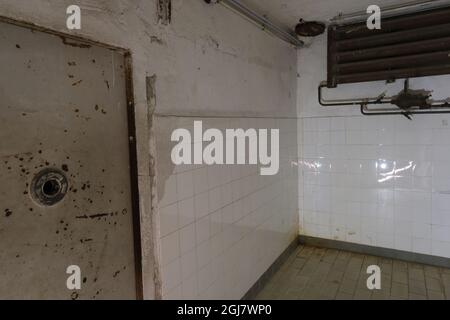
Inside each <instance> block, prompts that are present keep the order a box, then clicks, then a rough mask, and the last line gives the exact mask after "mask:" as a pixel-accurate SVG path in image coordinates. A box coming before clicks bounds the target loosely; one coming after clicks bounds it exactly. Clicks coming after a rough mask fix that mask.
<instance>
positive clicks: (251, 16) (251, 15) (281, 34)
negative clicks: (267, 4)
mask: <svg viewBox="0 0 450 320" xmlns="http://www.w3.org/2000/svg"><path fill="white" fill-rule="evenodd" d="M207 2H214V1H211V0H210V1H207ZM216 2H217V3H220V4H222V5H223V6H224V7H226V8H228V9H230V10H232V11H233V12H235V13H238V14H239V15H241V16H243V17H244V18H246V19H247V20H249V21H251V22H252V23H254V24H256V25H257V26H258V27H260V28H261V29H262V30H264V31H266V32H269V33H270V34H272V35H274V36H276V37H277V38H279V39H281V40H283V41H286V42H288V43H290V44H292V45H294V46H296V47H297V48H300V47H302V46H303V44H304V43H303V41H301V40H300V39H299V38H298V37H297V35H296V34H295V33H294V31H292V30H289V29H286V28H284V27H282V26H279V25H277V24H275V23H273V22H272V21H270V20H269V19H267V18H266V17H264V16H262V15H260V14H258V13H256V12H255V11H253V10H252V9H250V8H249V7H247V6H246V5H244V4H242V3H241V2H240V1H238V0H217V1H216Z"/></svg>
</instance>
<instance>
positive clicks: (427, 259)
mask: <svg viewBox="0 0 450 320" xmlns="http://www.w3.org/2000/svg"><path fill="white" fill-rule="evenodd" d="M299 242H300V244H305V245H310V246H316V247H323V248H330V249H338V250H344V251H350V252H355V253H363V254H369V255H373V256H379V257H383V258H390V259H398V260H403V261H406V262H414V263H420V264H427V265H430V266H435V267H441V268H450V259H449V258H443V257H437V256H431V255H426V254H420V253H414V252H408V251H401V250H395V249H388V248H380V247H373V246H368V245H363V244H356V243H350V242H343V241H337V240H329V239H322V238H315V237H308V236H302V235H301V236H299Z"/></svg>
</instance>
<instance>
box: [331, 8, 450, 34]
mask: <svg viewBox="0 0 450 320" xmlns="http://www.w3.org/2000/svg"><path fill="white" fill-rule="evenodd" d="M382 18H383V20H382V22H381V29H379V30H370V29H368V28H367V25H366V23H359V24H356V25H348V26H342V27H339V29H338V30H337V32H336V38H337V39H338V40H344V39H356V38H360V37H366V36H371V35H375V34H386V33H391V32H396V31H401V30H408V29H417V28H424V27H429V26H432V25H440V24H445V23H448V22H449V21H450V8H448V9H440V10H433V11H430V12H421V13H415V14H409V15H404V16H403V15H402V16H400V17H396V18H392V19H386V18H385V17H384V15H383V13H382Z"/></svg>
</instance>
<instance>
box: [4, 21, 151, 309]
mask: <svg viewBox="0 0 450 320" xmlns="http://www.w3.org/2000/svg"><path fill="white" fill-rule="evenodd" d="M0 22H3V23H7V24H12V25H16V26H19V27H22V28H26V29H30V30H34V31H39V32H43V33H47V34H51V35H54V36H57V37H60V38H61V40H62V42H63V43H64V44H65V45H69V46H75V47H80V48H90V47H91V46H97V47H102V48H106V49H109V50H112V51H115V52H118V53H120V54H121V55H123V57H124V62H125V63H124V68H125V86H126V88H125V91H126V92H125V94H126V100H127V123H128V150H129V166H130V188H131V190H130V191H131V207H132V225H133V246H134V269H135V282H136V283H135V286H136V299H137V300H143V299H144V288H143V270H142V241H141V219H140V205H139V204H140V201H139V200H140V194H139V174H138V152H137V134H136V113H135V101H134V86H133V60H132V53H131V50H130V49H125V48H122V47H118V46H114V45H109V44H106V43H102V42H99V41H95V40H92V39H89V38H85V37H82V36H77V35H72V34H69V33H64V32H61V31H56V30H53V29H50V28H47V27H42V26H39V25H36V24H34V23H30V22H26V21H22V20H17V19H13V18H9V17H5V16H2V15H0ZM71 41H73V42H71Z"/></svg>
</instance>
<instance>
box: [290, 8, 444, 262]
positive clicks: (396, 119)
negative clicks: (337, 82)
mask: <svg viewBox="0 0 450 320" xmlns="http://www.w3.org/2000/svg"><path fill="white" fill-rule="evenodd" d="M347 2H348V1H347ZM347 2H346V1H333V6H334V5H335V6H336V8H339V10H340V11H343V12H344V13H345V12H347V13H350V12H354V11H361V10H364V6H363V5H362V4H361V5H356V4H353V3H352V4H348V3H347ZM400 2H401V1H400ZM310 5H311V6H315V5H314V4H310ZM320 8H321V4H320V3H317V5H316V9H317V10H319V9H320ZM309 10H312V9H311V8H309ZM328 18H331V15H330V16H329V17H328ZM326 42H327V41H326V35H323V36H321V37H320V38H316V39H315V40H314V41H313V43H312V44H311V45H310V47H309V48H305V49H303V50H301V51H299V53H298V73H299V81H298V90H299V91H298V95H299V100H298V111H299V115H300V120H299V123H300V126H301V127H302V128H303V129H301V131H302V136H303V137H302V138H301V139H300V158H301V168H300V184H299V186H300V208H301V214H300V232H301V234H305V235H308V236H315V237H321V238H327V239H336V240H342V241H348V242H353V243H361V244H366V245H372V246H379V247H385V248H394V249H399V250H405V251H410V252H417V253H422V254H428V255H435V256H440V257H447V258H448V257H450V209H449V208H450V195H449V194H450V171H449V168H448V159H450V148H449V147H448V140H449V138H450V128H449V121H450V117H449V116H448V115H422V116H416V117H414V120H413V121H409V120H407V119H406V118H405V117H402V116H379V117H363V116H362V115H361V114H360V113H359V110H358V108H353V107H334V108H333V107H328V108H326V107H321V106H320V105H319V103H318V101H317V94H316V92H317V87H318V85H319V83H320V82H321V81H323V80H326V55H327V53H326ZM449 80H450V77H449V76H442V77H427V78H420V79H413V80H411V87H412V88H413V89H427V90H434V93H433V97H434V98H435V99H445V98H447V97H448V96H449V94H448V83H449ZM402 85H403V83H402V81H397V83H395V84H390V85H385V83H383V82H376V83H367V84H358V85H342V86H339V87H338V88H337V89H333V90H329V91H326V93H325V95H326V97H327V98H328V99H332V98H338V99H339V98H358V97H374V96H378V95H379V94H381V93H382V92H383V91H385V90H387V94H388V95H394V94H397V93H398V92H399V91H400V90H401V89H402Z"/></svg>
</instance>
